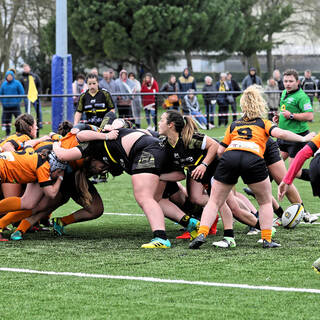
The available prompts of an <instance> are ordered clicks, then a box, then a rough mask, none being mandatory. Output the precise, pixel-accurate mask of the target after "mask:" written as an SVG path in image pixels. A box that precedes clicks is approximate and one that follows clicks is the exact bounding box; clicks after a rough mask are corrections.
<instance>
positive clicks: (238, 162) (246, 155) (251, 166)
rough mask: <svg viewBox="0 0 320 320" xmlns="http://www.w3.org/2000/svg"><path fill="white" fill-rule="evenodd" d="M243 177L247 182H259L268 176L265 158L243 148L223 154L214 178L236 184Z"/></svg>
mask: <svg viewBox="0 0 320 320" xmlns="http://www.w3.org/2000/svg"><path fill="white" fill-rule="evenodd" d="M239 177H241V178H242V180H243V182H244V183H245V184H252V183H257V182H261V181H263V180H265V179H266V178H267V177H268V169H267V166H266V163H265V161H264V159H262V158H260V157H259V156H258V155H256V154H254V153H252V152H247V151H241V150H230V151H226V152H224V154H223V155H222V157H221V159H220V161H219V165H218V167H217V170H216V172H215V175H214V179H215V180H217V181H220V182H222V183H225V184H232V185H233V184H236V183H237V182H238V178H239Z"/></svg>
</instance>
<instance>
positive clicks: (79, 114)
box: [73, 111, 82, 126]
mask: <svg viewBox="0 0 320 320" xmlns="http://www.w3.org/2000/svg"><path fill="white" fill-rule="evenodd" d="M81 117H82V113H81V112H79V111H76V113H75V115H74V121H73V125H74V126H75V125H76V124H77V123H79V122H80V120H81Z"/></svg>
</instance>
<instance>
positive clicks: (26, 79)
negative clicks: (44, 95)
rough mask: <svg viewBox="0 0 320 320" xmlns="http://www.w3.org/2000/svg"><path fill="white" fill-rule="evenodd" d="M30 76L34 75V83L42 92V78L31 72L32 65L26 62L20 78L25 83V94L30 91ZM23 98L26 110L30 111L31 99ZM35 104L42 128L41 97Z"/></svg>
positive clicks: (39, 125)
mask: <svg viewBox="0 0 320 320" xmlns="http://www.w3.org/2000/svg"><path fill="white" fill-rule="evenodd" d="M29 76H32V77H33V80H34V83H35V85H36V88H37V91H38V94H40V93H41V91H42V82H41V79H40V77H39V76H38V75H36V74H35V73H33V72H31V68H30V66H29V65H28V64H27V63H25V64H24V65H23V72H22V77H21V78H20V82H21V83H22V85H23V88H24V92H25V94H28V91H29ZM23 100H24V107H25V111H26V113H27V112H28V103H29V100H28V98H24V99H23ZM33 106H34V108H35V110H36V114H37V123H38V128H39V129H41V128H42V110H41V102H40V99H39V98H38V99H37V100H36V101H35V102H34V103H33Z"/></svg>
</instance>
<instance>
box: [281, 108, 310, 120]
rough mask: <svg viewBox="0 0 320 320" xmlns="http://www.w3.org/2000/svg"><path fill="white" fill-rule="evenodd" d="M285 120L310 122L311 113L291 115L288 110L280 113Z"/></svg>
mask: <svg viewBox="0 0 320 320" xmlns="http://www.w3.org/2000/svg"><path fill="white" fill-rule="evenodd" d="M282 114H283V116H284V117H285V118H286V119H291V120H296V121H312V120H313V112H303V113H291V112H290V111H288V110H285V111H283V112H282Z"/></svg>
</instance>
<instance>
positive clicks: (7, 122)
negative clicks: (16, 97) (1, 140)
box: [2, 106, 21, 136]
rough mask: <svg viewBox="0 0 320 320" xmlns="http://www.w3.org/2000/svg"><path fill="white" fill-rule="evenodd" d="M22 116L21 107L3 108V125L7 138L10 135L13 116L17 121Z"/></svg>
mask: <svg viewBox="0 0 320 320" xmlns="http://www.w3.org/2000/svg"><path fill="white" fill-rule="evenodd" d="M20 114H21V110H20V106H16V107H11V108H6V107H3V112H2V125H4V126H5V128H6V135H7V136H9V135H10V130H11V120H12V116H14V117H15V118H16V119H17V117H18V116H20Z"/></svg>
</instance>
